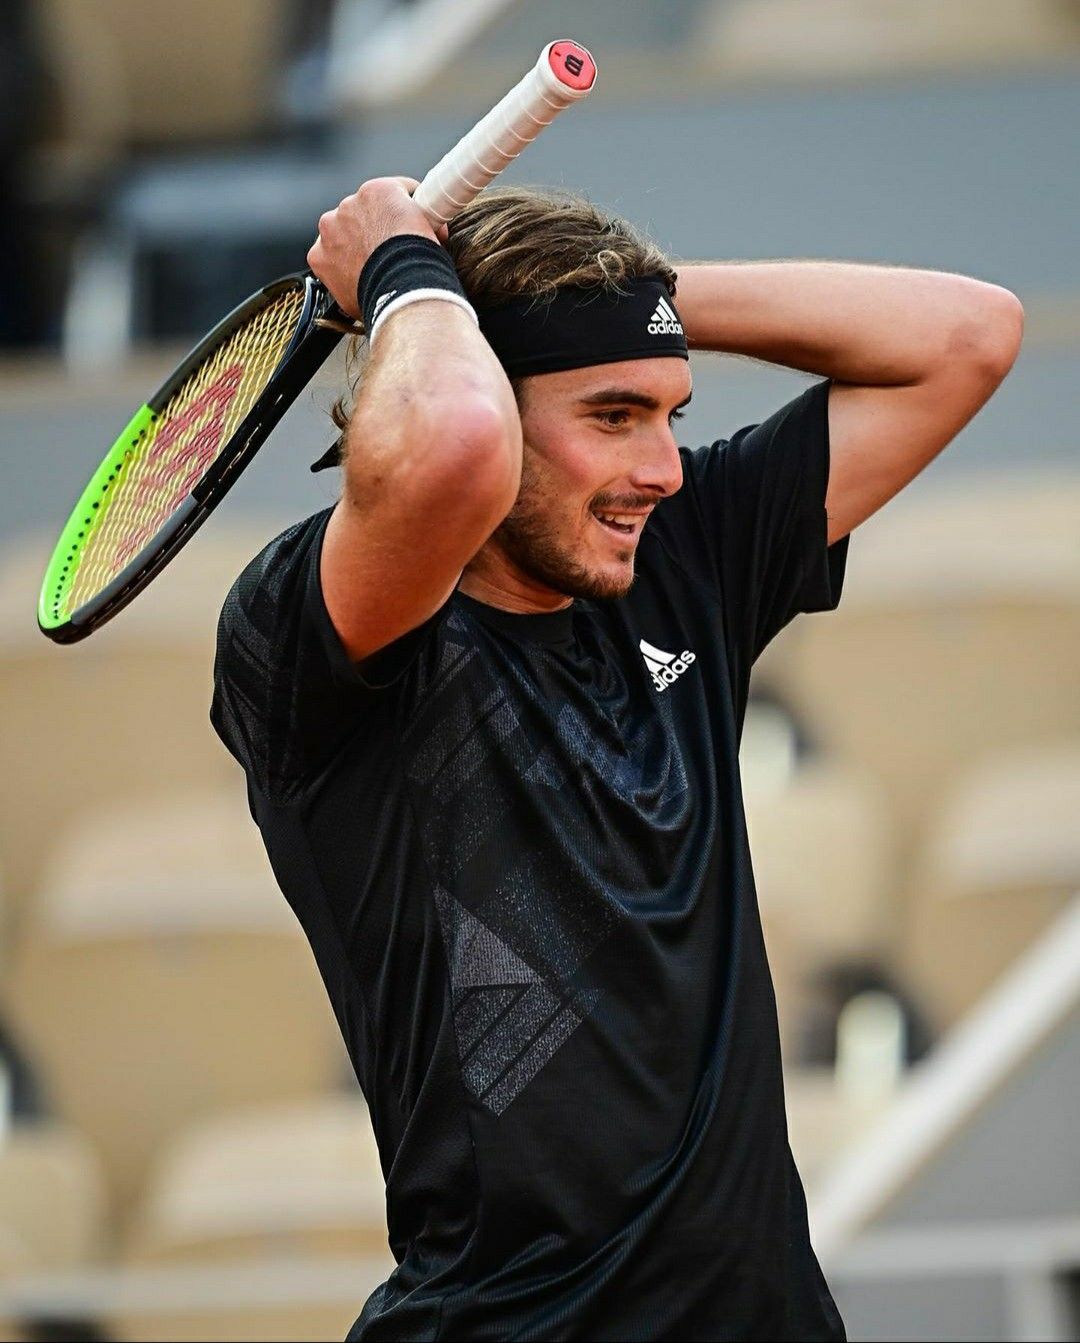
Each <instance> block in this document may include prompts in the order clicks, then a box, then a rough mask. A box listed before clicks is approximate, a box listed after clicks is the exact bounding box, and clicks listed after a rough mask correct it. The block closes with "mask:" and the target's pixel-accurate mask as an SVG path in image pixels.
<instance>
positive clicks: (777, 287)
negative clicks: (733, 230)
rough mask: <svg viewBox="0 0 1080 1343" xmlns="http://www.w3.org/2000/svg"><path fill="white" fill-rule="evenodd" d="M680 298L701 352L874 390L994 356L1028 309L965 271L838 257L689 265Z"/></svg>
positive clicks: (682, 313) (682, 269)
mask: <svg viewBox="0 0 1080 1343" xmlns="http://www.w3.org/2000/svg"><path fill="white" fill-rule="evenodd" d="M676 302H677V304H678V308H679V314H680V316H681V317H682V320H683V325H684V327H685V330H686V337H687V340H688V341H689V343H690V345H691V347H692V348H696V349H705V350H720V351H726V352H728V353H731V354H742V355H749V356H752V357H753V358H756V359H763V360H766V361H767V362H768V363H772V364H783V365H785V366H786V367H788V368H795V369H801V370H802V371H804V372H806V373H815V374H818V375H820V376H822V377H828V378H835V379H836V380H837V381H839V382H850V383H860V384H867V385H874V386H899V385H901V384H904V383H914V382H918V381H920V380H922V379H923V378H925V377H927V376H929V375H930V374H931V373H932V372H933V371H934V370H935V369H937V368H940V366H941V365H942V363H943V362H944V361H948V360H950V359H952V358H955V357H957V356H963V355H971V356H974V357H979V356H981V355H982V354H984V353H985V354H986V355H987V357H993V355H994V351H995V348H996V344H997V342H999V341H1000V340H1001V339H1002V333H1003V330H1004V328H1005V327H1006V326H1007V325H1008V320H1007V315H1008V314H1009V313H1011V311H1012V309H1014V308H1016V307H1018V304H1017V300H1016V299H1015V297H1014V296H1013V295H1012V294H1010V293H1009V291H1008V290H1005V289H1002V288H999V287H998V286H997V285H993V284H986V283H984V282H983V281H981V280H974V279H971V278H969V277H967V276H964V275H951V274H947V273H943V272H939V271H926V270H907V269H902V268H899V267H896V268H893V267H883V266H869V265H858V264H854V263H848V262H834V261H766V262H720V263H686V264H684V265H682V266H680V267H679V283H678V292H677V294H676Z"/></svg>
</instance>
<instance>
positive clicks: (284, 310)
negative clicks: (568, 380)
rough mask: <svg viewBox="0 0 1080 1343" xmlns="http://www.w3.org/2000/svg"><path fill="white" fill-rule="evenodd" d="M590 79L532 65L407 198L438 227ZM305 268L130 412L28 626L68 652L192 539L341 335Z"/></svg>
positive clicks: (579, 57) (570, 45)
mask: <svg viewBox="0 0 1080 1343" xmlns="http://www.w3.org/2000/svg"><path fill="white" fill-rule="evenodd" d="M595 79H596V65H595V63H594V62H593V59H592V56H591V55H590V54H589V53H588V51H586V50H585V48H584V47H581V46H578V44H577V43H576V42H550V43H549V44H548V45H547V46H546V47H545V48H544V49H543V51H542V52H541V53H540V57H539V59H538V60H537V62H536V65H535V66H534V67H533V68H532V69H531V70H530V71H529V73H528V74H527V75H526V76H525V77H524V79H522V80H521V81H520V83H518V84H516V85H515V86H514V88H512V89H511V90H510V92H509V93H507V94H506V96H505V97H504V98H502V99H501V100H500V101H499V102H498V103H496V105H495V106H494V107H493V108H492V109H491V111H490V112H488V114H487V115H486V116H485V117H484V118H483V119H482V120H481V121H479V122H478V123H477V124H476V125H475V126H474V127H473V129H472V130H471V131H469V132H468V134H467V135H465V136H464V137H463V138H462V139H461V140H460V141H458V143H457V144H456V145H455V146H454V148H453V149H451V150H450V152H449V153H448V154H447V155H446V156H445V157H444V158H443V159H442V160H441V161H440V162H439V163H438V164H436V166H435V167H434V168H432V170H431V171H430V172H429V173H428V174H427V176H426V177H425V178H424V180H423V181H422V182H421V183H420V185H419V186H418V187H417V189H416V192H415V193H414V197H413V199H414V200H415V201H416V203H417V204H418V205H419V206H420V208H421V209H422V210H423V211H424V213H425V214H426V215H427V217H428V219H429V220H430V221H431V223H432V226H433V227H434V226H437V225H438V224H445V223H448V222H449V221H450V220H451V219H453V217H454V216H455V215H456V214H457V213H458V212H459V211H460V210H462V209H463V208H464V207H465V206H466V205H467V204H468V203H469V202H470V201H471V200H472V199H473V198H474V197H475V196H476V195H477V194H478V193H479V192H480V191H482V190H483V188H484V187H485V186H487V184H488V183H489V182H490V181H491V180H492V179H493V178H494V177H495V176H497V174H498V173H500V172H502V170H503V169H504V168H505V167H506V165H507V164H508V163H510V162H511V161H512V160H513V159H515V158H516V157H517V156H518V154H519V153H520V152H521V151H522V149H524V148H525V146H526V145H527V144H529V143H530V142H531V141H532V140H534V139H535V138H536V137H537V136H538V135H539V134H540V132H541V131H542V130H543V128H544V127H545V126H547V125H549V124H550V123H551V122H552V121H553V120H554V119H555V117H556V116H557V115H558V114H559V112H561V111H563V109H564V108H567V107H569V106H570V104H571V103H574V102H577V101H579V100H580V99H581V98H584V97H585V96H586V95H587V94H588V93H589V92H590V90H591V89H592V87H593V84H594V83H595ZM350 329H351V330H358V329H360V328H359V327H358V325H357V324H356V323H354V322H353V321H352V319H351V318H349V317H348V316H346V315H345V314H344V313H343V312H342V311H341V310H340V309H339V308H338V306H337V305H336V304H335V303H334V301H333V299H332V298H331V297H330V294H329V292H328V291H327V290H326V288H325V287H324V286H323V285H322V284H321V282H320V281H319V280H317V279H316V278H315V277H314V276H313V275H312V274H311V273H310V272H301V273H298V274H295V275H287V276H285V277H284V278H282V279H280V280H275V281H274V282H273V284H268V285H267V286H266V287H265V288H264V289H261V290H259V292H258V293H256V294H252V295H251V297H250V298H248V299H246V300H245V301H244V302H243V303H241V304H240V306H239V307H238V308H236V309H235V310H234V311H233V312H231V313H230V314H229V315H228V316H227V317H226V318H225V319H224V320H223V321H221V322H219V323H218V325H217V326H216V327H214V329H213V330H212V331H211V332H210V333H209V335H207V336H205V337H204V338H203V339H202V340H201V341H200V342H199V344H198V345H196V347H195V348H194V350H192V351H191V353H190V354H189V355H188V357H187V358H186V359H185V360H184V361H183V363H182V364H181V365H180V366H179V367H178V368H177V369H176V370H175V372H174V373H173V374H172V375H171V376H170V377H169V378H168V379H166V381H165V382H164V384H163V385H162V386H161V387H160V388H159V389H158V390H157V391H156V392H155V393H154V395H153V396H152V397H151V398H150V399H149V400H148V401H147V402H146V404H145V405H143V406H140V407H139V409H138V410H137V411H136V412H135V414H134V415H133V416H132V418H131V421H130V423H129V424H128V425H127V426H126V427H125V429H124V431H123V432H122V433H121V435H120V437H119V438H118V439H117V440H116V442H115V443H114V444H113V446H112V447H111V448H110V450H109V452H108V455H107V456H106V457H105V460H104V461H103V462H102V463H101V465H100V466H99V467H98V469H97V470H96V471H95V472H94V474H93V476H92V477H91V479H90V483H89V484H88V485H87V486H86V488H85V489H84V490H83V492H82V494H81V496H80V497H79V501H78V503H77V504H76V505H75V508H74V510H73V512H72V514H71V516H70V518H69V519H68V522H67V525H66V526H65V528H64V530H63V532H62V533H61V535H60V539H59V541H58V542H57V544H56V548H55V550H54V551H53V554H52V558H51V559H50V561H49V565H48V568H47V569H46V571H45V578H44V581H43V583H42V587H41V595H40V598H39V600H38V625H39V626H40V628H41V630H42V632H43V633H44V634H46V635H47V636H48V637H49V638H50V639H54V640H55V641H56V642H57V643H75V642H77V641H78V640H80V639H85V638H86V636H87V635H88V634H92V633H93V632H94V630H96V629H99V628H100V627H101V626H102V625H103V624H104V623H105V622H106V621H107V620H110V619H111V618H112V617H113V616H114V615H116V613H117V612H118V611H119V610H121V609H122V608H123V607H124V606H126V605H127V604H128V602H130V601H131V599H132V598H133V597H135V596H136V595H137V594H138V593H139V592H141V591H142V589H143V588H144V587H146V585H147V584H148V583H149V582H150V581H151V580H152V579H153V578H154V577H155V576H156V575H157V574H159V573H160V572H161V570H162V569H163V568H164V567H165V565H166V564H168V563H169V561H170V560H171V559H172V558H173V556H174V555H176V553H177V552H178V551H179V550H180V549H181V547H182V546H184V545H185V544H186V543H187V541H189V540H190V539H191V537H192V536H193V535H194V533H195V532H196V531H197V530H198V529H199V527H201V526H202V524H203V523H204V522H205V521H206V519H207V517H208V516H209V515H210V513H212V512H213V510H214V509H215V508H216V507H217V505H218V504H219V503H220V502H221V500H222V499H223V498H224V496H225V494H226V493H227V491H228V490H229V489H230V488H231V486H232V485H233V483H234V481H235V480H236V478H237V477H238V476H239V475H240V472H241V471H243V469H244V467H245V466H247V464H248V463H249V462H250V461H251V459H252V457H254V455H255V453H256V452H257V451H258V450H259V448H260V447H261V446H262V445H263V443H264V442H265V441H266V439H267V437H268V436H269V434H270V432H271V430H272V429H273V428H274V426H275V425H276V424H277V423H278V421H279V420H280V419H281V417H282V415H283V414H284V413H285V411H286V410H287V409H288V407H289V406H290V405H291V404H292V402H293V401H295V399H296V397H297V396H298V395H299V394H300V392H301V391H302V390H303V389H304V387H305V386H306V385H307V384H308V382H310V381H311V379H312V377H313V376H314V375H315V373H316V371H317V370H318V368H319V367H320V365H321V364H322V363H323V362H324V361H325V359H326V358H327V356H328V355H329V354H330V352H331V351H332V350H333V349H334V347H335V346H336V345H337V343H338V341H339V340H340V339H341V337H342V335H343V334H344V333H345V331H347V330H350Z"/></svg>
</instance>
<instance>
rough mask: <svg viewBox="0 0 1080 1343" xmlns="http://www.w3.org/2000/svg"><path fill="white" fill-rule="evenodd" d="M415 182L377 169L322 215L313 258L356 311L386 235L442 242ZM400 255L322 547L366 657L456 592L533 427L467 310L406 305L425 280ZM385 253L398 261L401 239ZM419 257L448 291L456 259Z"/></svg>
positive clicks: (335, 605) (337, 613)
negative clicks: (527, 428)
mask: <svg viewBox="0 0 1080 1343" xmlns="http://www.w3.org/2000/svg"><path fill="white" fill-rule="evenodd" d="M415 185H416V184H415V182H413V181H412V179H409V178H377V179H375V180H374V181H371V182H367V183H365V184H364V185H363V186H362V187H361V188H360V190H359V191H358V192H357V193H356V194H355V195H353V196H350V197H348V198H347V199H346V200H344V201H342V203H341V204H340V205H339V206H338V207H337V209H336V210H332V211H330V212H329V213H328V214H325V215H324V216H323V217H322V219H321V220H320V221H319V240H318V241H317V242H316V243H315V245H314V246H313V247H312V249H311V251H310V252H309V253H308V264H309V265H310V266H311V268H312V270H313V271H314V273H315V274H316V275H318V276H319V278H320V279H321V280H323V282H324V283H325V284H326V285H327V287H328V288H329V289H330V291H331V293H332V294H333V295H334V298H335V299H336V300H337V302H338V304H339V305H340V306H341V307H342V308H343V309H344V310H345V311H346V312H348V313H350V314H352V315H354V316H356V315H358V313H359V308H358V303H357V294H356V285H357V278H358V276H359V275H360V273H361V270H362V269H363V267H364V264H365V262H366V261H367V260H368V258H369V257H370V256H371V254H372V253H373V252H374V251H375V250H376V248H378V247H379V246H380V244H383V243H384V242H387V240H389V239H393V238H399V237H400V238H405V239H409V238H412V237H415V236H419V237H420V238H424V239H427V240H428V242H429V243H434V242H437V241H438V239H437V238H436V235H435V233H434V232H433V231H432V229H431V226H430V225H429V223H428V221H427V219H426V217H425V216H424V214H423V213H422V211H421V210H420V209H419V207H418V206H416V205H415V204H414V203H413V201H412V199H411V198H410V195H409V191H410V190H412V189H414V188H415ZM429 250H430V248H429ZM398 251H399V252H402V256H401V259H400V263H399V264H398V265H397V269H396V270H395V271H394V274H395V277H400V278H397V279H396V280H395V283H397V284H398V289H395V290H388V291H387V295H386V302H385V305H384V306H385V313H384V314H383V315H382V317H381V319H380V321H379V325H378V330H377V333H376V339H375V340H374V342H373V344H372V350H371V356H370V359H369V362H368V364H367V366H366V368H365V370H364V376H363V379H362V384H361V387H360V390H359V393H358V396H357V400H356V405H355V407H354V410H353V413H352V416H351V419H350V422H349V427H348V431H347V434H346V440H345V459H344V486H343V491H342V498H341V499H340V501H339V502H338V505H337V507H336V508H335V510H334V513H333V515H332V517H331V519H330V522H329V524H328V526H327V531H326V537H325V541H324V543H323V552H322V565H321V579H322V588H323V595H324V598H325V601H326V606H327V610H328V611H329V614H330V618H331V620H332V621H333V623H334V626H335V628H336V630H337V632H338V635H339V636H340V638H341V640H342V643H343V644H344V646H345V648H346V649H347V650H348V652H349V654H350V655H351V656H352V657H353V658H354V659H356V660H360V659H362V658H365V657H368V656H369V655H370V654H372V653H374V652H376V651H378V650H379V649H380V648H383V647H385V646H386V645H387V644H389V643H391V642H393V640H394V639H396V638H398V637H399V636H400V635H402V634H405V633H407V632H408V631H409V630H410V629H414V628H415V627H416V626H417V625H419V624H421V623H422V622H423V621H424V620H426V619H427V617H428V616H430V615H432V614H433V613H434V612H435V611H436V610H438V608H439V607H440V606H441V605H442V604H443V603H444V602H445V601H446V599H447V598H448V597H449V595H450V593H451V592H452V591H453V590H454V587H455V585H456V583H457V581H458V578H459V576H460V574H461V571H462V569H463V568H464V567H465V565H466V563H467V562H468V561H469V560H470V559H471V558H472V556H473V555H474V554H475V553H476V551H477V550H479V548H480V547H481V546H482V545H483V543H484V542H485V541H486V540H487V538H488V536H489V535H490V534H491V532H492V531H494V529H495V528H496V527H497V526H498V524H499V523H500V522H501V521H502V519H503V518H504V517H505V516H506V514H507V513H508V512H509V510H510V507H511V505H512V504H513V502H514V499H515V497H516V495H517V489H518V483H519V478H520V473H521V423H520V420H519V418H518V413H517V406H516V403H515V401H514V395H513V391H512V390H511V387H510V384H509V382H508V380H507V377H506V374H505V373H504V372H503V370H502V367H501V365H500V364H499V363H498V361H497V360H496V358H495V356H494V354H493V353H492V352H491V348H490V346H489V345H488V344H487V342H486V341H485V340H484V338H483V337H482V336H481V334H480V332H479V329H478V327H477V325H476V322H475V321H474V319H473V317H472V315H471V314H470V312H469V311H468V308H467V305H462V304H460V303H458V302H455V301H452V300H444V299H441V298H439V297H432V298H424V299H422V300H420V301H415V302H406V303H404V305H402V300H404V299H406V298H407V296H408V292H409V290H410V288H413V289H415V286H414V285H413V282H412V277H411V275H410V266H411V265H412V264H413V263H412V262H411V261H410V260H409V259H408V257H407V256H405V255H404V251H403V249H401V248H399V249H398ZM385 254H386V255H388V256H389V257H390V259H391V261H392V262H394V261H395V260H396V259H395V258H394V248H393V247H391V248H389V249H387V251H386V253H385ZM419 264H420V265H421V266H422V267H423V266H427V267H429V269H428V270H427V271H425V272H424V274H423V275H422V277H421V278H422V284H421V288H422V289H423V290H424V292H430V291H431V290H432V289H440V288H441V285H440V279H439V273H438V268H439V267H440V266H441V265H443V264H445V266H447V267H450V261H449V257H446V259H445V263H443V261H442V260H441V259H440V258H439V256H438V255H433V257H432V258H431V259H430V260H426V259H424V258H421V260H420V263H419ZM451 271H452V267H450V271H447V276H448V278H449V279H452V276H451V274H450V272H451ZM380 297H381V296H380ZM395 298H396V299H397V300H398V302H397V303H396V304H394V307H393V308H391V304H392V303H393V301H394V299H395ZM379 311H380V312H381V311H382V308H380V309H379Z"/></svg>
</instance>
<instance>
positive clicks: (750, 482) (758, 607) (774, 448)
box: [684, 381, 849, 674]
mask: <svg viewBox="0 0 1080 1343" xmlns="http://www.w3.org/2000/svg"><path fill="white" fill-rule="evenodd" d="M829 386H830V384H829V382H827V381H825V382H819V383H816V384H815V385H814V386H812V387H810V388H808V389H807V390H806V391H805V392H803V393H802V395H800V396H797V397H796V398H795V399H794V400H793V401H790V402H789V403H788V404H787V405H786V406H783V407H782V408H781V409H780V410H778V411H776V412H775V414H773V415H771V416H770V417H769V418H768V419H767V420H765V421H763V422H762V423H761V424H757V425H752V426H748V427H747V428H745V429H740V430H738V431H737V432H736V433H735V434H734V435H733V436H732V438H731V440H730V441H726V442H725V441H721V442H718V443H714V444H713V445H712V446H711V447H708V448H703V449H701V450H700V451H699V452H695V453H689V454H687V455H686V457H685V459H684V462H685V469H686V473H687V477H688V480H687V484H688V485H689V486H690V488H691V490H692V491H693V493H694V494H695V496H696V502H697V510H698V513H699V516H700V517H701V519H702V523H703V526H704V529H705V532H706V535H707V536H708V538H709V545H710V548H711V550H712V558H713V564H714V567H715V572H716V577H717V581H718V584H719V587H720V590H721V596H722V601H723V605H724V614H725V626H726V629H727V637H728V643H729V652H730V654H731V655H732V656H733V658H734V660H735V662H736V664H737V668H738V669H739V670H741V671H742V672H743V673H745V674H748V673H749V669H750V667H752V666H753V664H754V662H755V661H756V660H757V658H758V657H759V656H760V655H761V653H762V651H763V650H764V649H765V647H766V646H767V645H768V643H769V642H770V641H771V640H772V639H773V638H775V637H776V635H777V634H778V633H779V632H780V631H781V630H782V629H783V628H784V626H785V625H787V624H788V623H789V622H790V621H791V620H792V619H793V618H794V617H795V616H796V615H799V614H800V613H803V612H810V611H831V610H835V608H836V607H837V606H838V605H839V602H840V594H841V591H842V588H843V583H844V570H845V566H846V563H847V551H848V540H849V538H848V537H846V536H845V537H844V538H843V539H841V540H840V541H837V542H835V543H834V544H833V545H831V546H830V545H828V541H827V537H828V517H827V515H826V511H825V494H826V490H827V488H828V483H829V417H828V406H829Z"/></svg>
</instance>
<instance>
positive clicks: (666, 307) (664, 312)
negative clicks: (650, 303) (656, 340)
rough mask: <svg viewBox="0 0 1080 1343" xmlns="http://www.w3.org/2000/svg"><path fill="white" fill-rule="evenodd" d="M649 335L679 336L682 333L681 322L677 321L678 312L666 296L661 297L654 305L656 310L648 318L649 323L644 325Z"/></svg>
mask: <svg viewBox="0 0 1080 1343" xmlns="http://www.w3.org/2000/svg"><path fill="white" fill-rule="evenodd" d="M646 330H647V331H648V333H649V335H650V336H681V335H682V333H683V329H682V322H680V321H679V314H678V313H677V312H676V311H675V309H674V308H673V307H672V306H671V304H670V303H669V302H668V301H667V299H666V298H662V299H661V300H660V302H659V303H658V304H657V305H656V311H655V312H654V313H653V315H652V317H651V318H650V319H649V325H648V327H646Z"/></svg>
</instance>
